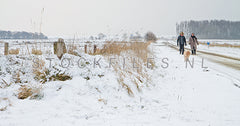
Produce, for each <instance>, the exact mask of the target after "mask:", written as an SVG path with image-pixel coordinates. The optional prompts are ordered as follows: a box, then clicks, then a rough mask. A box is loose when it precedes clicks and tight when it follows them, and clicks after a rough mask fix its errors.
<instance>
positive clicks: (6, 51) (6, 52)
mask: <svg viewBox="0 0 240 126" xmlns="http://www.w3.org/2000/svg"><path fill="white" fill-rule="evenodd" d="M8 46H9V45H8V43H4V55H8Z"/></svg>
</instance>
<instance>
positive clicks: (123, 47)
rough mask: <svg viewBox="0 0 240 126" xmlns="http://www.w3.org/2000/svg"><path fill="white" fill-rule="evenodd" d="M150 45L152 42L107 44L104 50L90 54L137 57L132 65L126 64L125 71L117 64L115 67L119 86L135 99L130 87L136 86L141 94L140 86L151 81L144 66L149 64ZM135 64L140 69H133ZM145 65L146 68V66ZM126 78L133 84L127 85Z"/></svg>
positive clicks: (132, 61) (131, 62)
mask: <svg viewBox="0 0 240 126" xmlns="http://www.w3.org/2000/svg"><path fill="white" fill-rule="evenodd" d="M150 44H151V42H106V44H104V46H103V48H102V49H99V48H97V49H96V53H90V54H92V55H104V56H114V57H116V58H119V57H124V55H125V54H126V53H127V54H129V56H131V57H135V60H133V58H131V59H130V64H125V65H126V68H125V69H122V66H119V65H116V64H115V65H114V66H113V68H114V70H115V72H116V73H117V74H118V82H119V84H120V85H121V86H122V87H123V88H125V89H126V91H127V93H128V95H129V96H132V97H133V96H134V93H133V90H132V89H131V87H130V85H131V84H134V85H135V87H136V89H137V90H138V91H139V92H140V91H141V86H140V85H142V84H143V83H146V80H149V79H150V77H149V75H148V74H146V73H144V71H145V69H146V67H144V66H143V64H144V63H146V62H147V58H148V55H149V53H150V51H149V50H148V46H149V45H150ZM121 55H123V56H121ZM150 62H152V61H150ZM133 63H134V64H135V65H136V66H137V67H139V68H132V64H133ZM152 64H153V62H152ZM144 65H145V66H146V64H144ZM126 78H128V79H130V80H131V83H129V84H127V83H125V82H124V79H126ZM134 85H133V86H134Z"/></svg>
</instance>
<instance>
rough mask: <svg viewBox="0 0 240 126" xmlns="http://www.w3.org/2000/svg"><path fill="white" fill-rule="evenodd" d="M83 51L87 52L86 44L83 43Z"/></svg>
mask: <svg viewBox="0 0 240 126" xmlns="http://www.w3.org/2000/svg"><path fill="white" fill-rule="evenodd" d="M84 52H85V53H87V45H84Z"/></svg>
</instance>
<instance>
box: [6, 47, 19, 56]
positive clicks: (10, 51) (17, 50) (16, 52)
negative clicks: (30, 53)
mask: <svg viewBox="0 0 240 126" xmlns="http://www.w3.org/2000/svg"><path fill="white" fill-rule="evenodd" d="M19 50H20V49H19V48H17V49H10V50H9V54H10V55H18V54H19Z"/></svg>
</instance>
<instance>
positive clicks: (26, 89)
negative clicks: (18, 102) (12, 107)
mask: <svg viewBox="0 0 240 126" xmlns="http://www.w3.org/2000/svg"><path fill="white" fill-rule="evenodd" d="M41 89H42V88H36V87H30V86H27V85H23V86H21V87H20V88H19V89H18V99H26V98H28V97H30V99H40V98H42V97H43V95H42V94H41V93H40V92H41Z"/></svg>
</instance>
